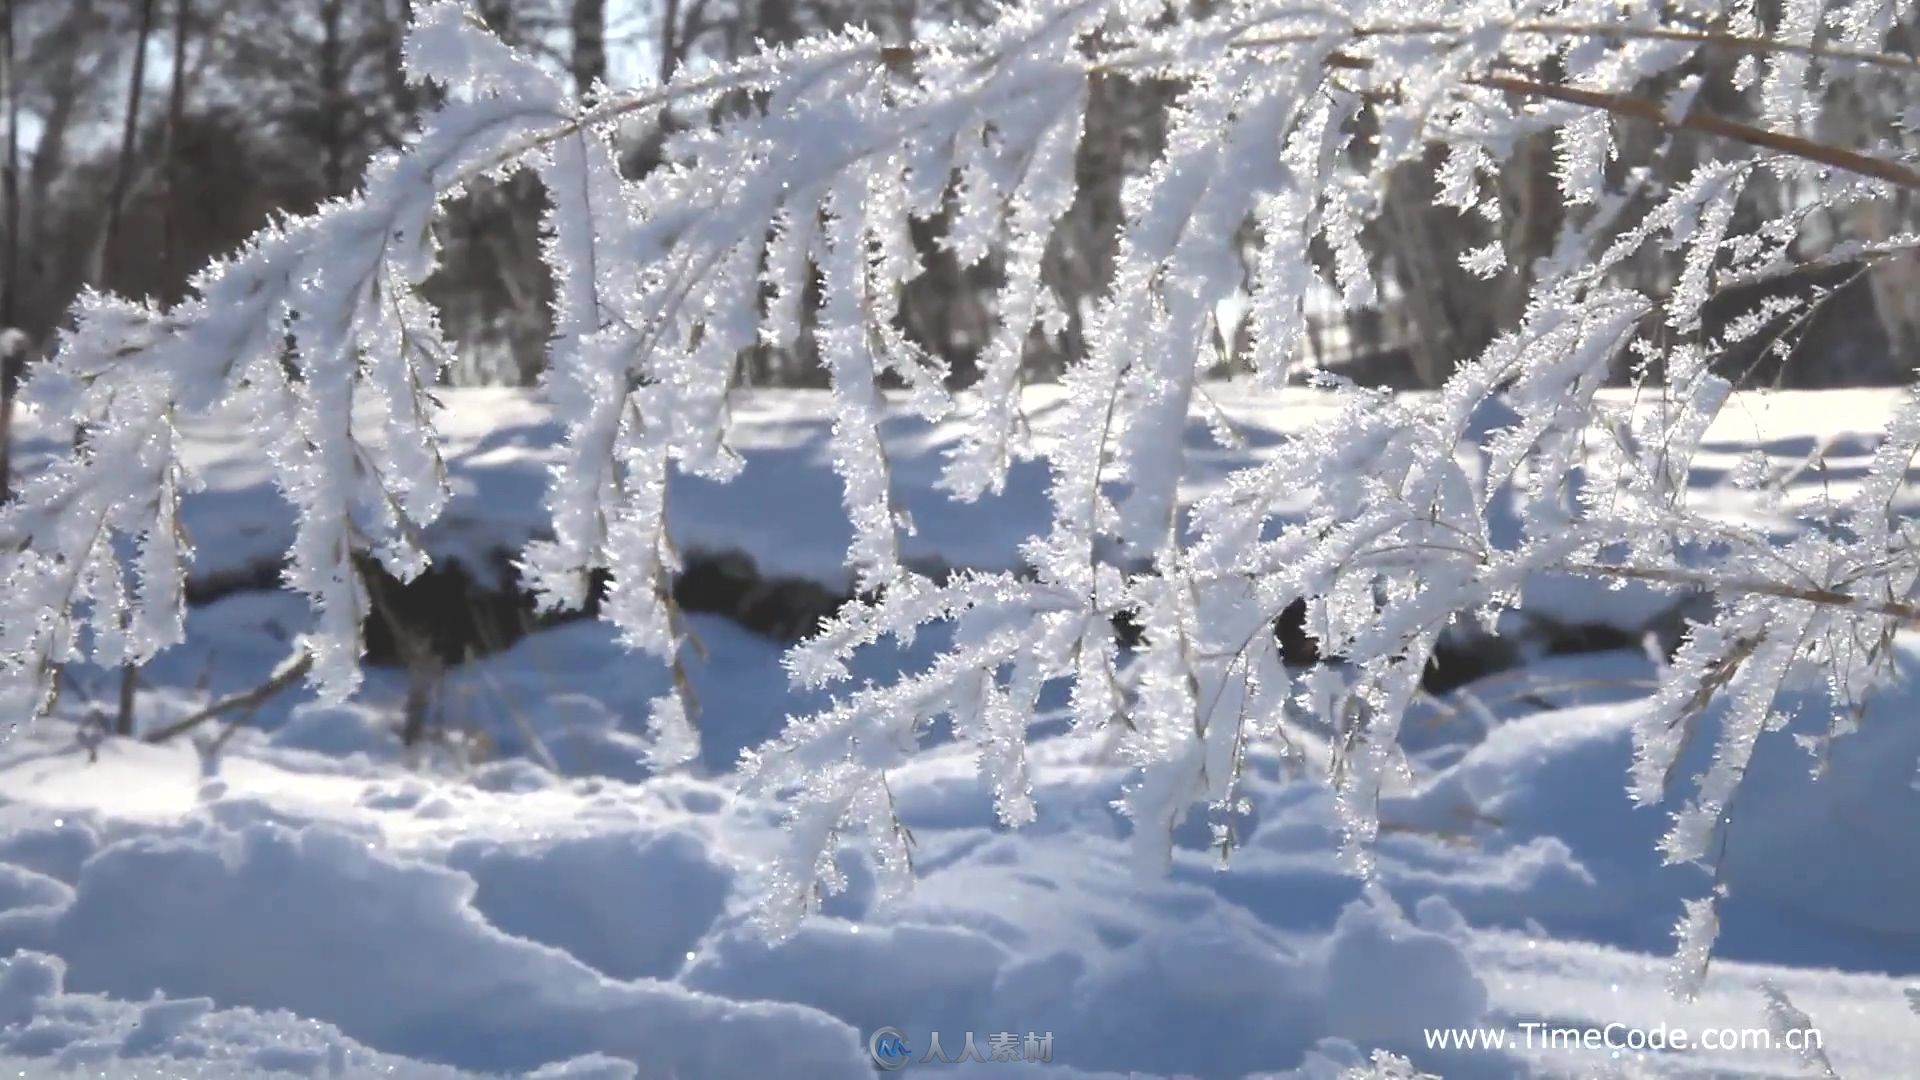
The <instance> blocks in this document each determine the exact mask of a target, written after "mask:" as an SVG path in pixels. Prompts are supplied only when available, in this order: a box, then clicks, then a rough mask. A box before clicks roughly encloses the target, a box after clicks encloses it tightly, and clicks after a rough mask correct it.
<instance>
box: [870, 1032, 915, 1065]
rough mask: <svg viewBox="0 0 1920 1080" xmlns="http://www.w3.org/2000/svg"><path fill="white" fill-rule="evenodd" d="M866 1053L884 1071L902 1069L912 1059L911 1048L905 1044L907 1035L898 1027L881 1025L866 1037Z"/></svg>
mask: <svg viewBox="0 0 1920 1080" xmlns="http://www.w3.org/2000/svg"><path fill="white" fill-rule="evenodd" d="M867 1053H869V1054H871V1055H872V1056H873V1063H874V1064H875V1065H878V1066H880V1068H881V1069H882V1070H883V1071H885V1072H896V1071H898V1070H900V1069H904V1068H906V1067H907V1065H908V1064H909V1063H910V1062H912V1061H913V1050H912V1048H910V1047H909V1046H907V1037H906V1036H905V1035H902V1034H901V1033H900V1029H899V1028H890V1027H883V1028H881V1029H880V1030H879V1031H876V1032H874V1033H873V1034H872V1035H871V1036H869V1037H868V1038H867Z"/></svg>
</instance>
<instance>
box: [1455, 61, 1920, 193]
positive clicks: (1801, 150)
mask: <svg viewBox="0 0 1920 1080" xmlns="http://www.w3.org/2000/svg"><path fill="white" fill-rule="evenodd" d="M1467 81H1468V82H1471V83H1474V84H1476V85H1479V86H1486V87H1490V88H1492V89H1495V90H1505V91H1507V92H1508V93H1512V94H1529V95H1532V96H1534V97H1544V98H1551V99H1552V100H1554V101H1564V102H1566V103H1568V104H1571V105H1582V106H1585V107H1587V108H1589V109H1601V110H1604V111H1606V112H1610V113H1613V114H1614V115H1616V116H1630V117H1633V118H1634V119H1636V120H1644V121H1647V122H1648V123H1652V124H1658V125H1660V126H1661V127H1665V128H1669V129H1672V130H1675V131H1698V132H1701V133H1703V134H1707V135H1716V136H1719V137H1720V138H1723V139H1732V140H1733V141H1735V142H1741V143H1745V144H1747V145H1748V146H1753V147H1758V148H1760V149H1763V150H1772V151H1774V152H1775V153H1780V154H1785V155H1787V156H1789V157H1796V158H1800V159H1801V160H1803V161H1811V162H1815V163H1817V164H1820V165H1826V166H1828V167H1830V168H1835V169H1840V170H1842V171H1845V172H1850V173H1857V174H1859V175H1861V176H1870V177H1872V178H1874V179H1876V180H1884V181H1886V182H1887V183H1889V184H1893V185H1895V186H1897V187H1903V188H1907V189H1909V190H1913V191H1920V171H1916V170H1915V169H1913V168H1911V167H1909V166H1906V165H1902V164H1901V163H1899V162H1897V161H1889V160H1887V159H1886V158H1879V157H1874V156H1872V155H1870V154H1860V153H1855V152H1854V151H1852V150H1847V149H1844V148H1842V147H1838V146H1830V145H1828V144H1826V143H1820V142H1814V141H1813V140H1811V139H1803V138H1801V137H1800V136H1798V135H1789V134H1786V133H1785V132H1779V131H1769V130H1767V129H1766V128H1759V127H1754V126H1753V125H1752V124H1743V123H1740V122H1739V121H1737V120H1729V119H1727V118H1726V117H1724V116H1718V115H1715V114H1713V113H1709V112H1703V111H1701V110H1699V109H1695V110H1693V111H1691V112H1688V113H1687V114H1686V115H1685V116H1682V117H1679V118H1675V117H1672V116H1670V115H1668V112H1667V109H1666V107H1665V106H1663V105H1661V104H1660V103H1659V102H1656V101H1650V100H1648V99H1646V98H1643V97H1635V96H1633V95H1631V94H1609V93H1604V92H1602V91H1599V90H1582V89H1580V88H1578V87H1574V86H1559V85H1556V84H1553V83H1543V82H1537V81H1535V80H1533V79H1526V78H1521V77H1520V76H1517V75H1482V76H1479V77H1477V78H1472V79H1469V80H1467Z"/></svg>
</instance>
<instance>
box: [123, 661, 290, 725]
mask: <svg viewBox="0 0 1920 1080" xmlns="http://www.w3.org/2000/svg"><path fill="white" fill-rule="evenodd" d="M311 670H313V654H312V653H310V652H307V651H305V650H304V649H303V650H301V652H300V654H299V655H298V656H297V657H289V658H288V659H287V661H286V662H285V663H283V664H281V665H280V667H279V668H277V669H275V670H274V673H273V674H272V675H270V676H268V677H267V681H265V682H263V683H261V684H260V685H259V686H256V687H254V688H253V689H251V690H241V691H238V692H236V693H232V694H228V695H227V696H226V697H223V698H221V699H220V700H219V701H216V702H214V703H213V704H211V705H208V706H207V707H206V708H204V709H201V710H200V711H199V712H197V713H194V714H193V715H192V716H189V717H186V718H184V719H181V720H176V721H174V722H173V723H171V724H168V725H167V726H166V727H164V728H161V729H160V730H158V731H153V732H149V733H147V735H146V736H145V738H144V740H143V741H145V742H150V743H159V742H166V741H167V740H168V739H171V738H173V737H174V736H175V735H179V734H180V733H182V732H185V731H191V730H192V729H194V728H196V727H198V726H200V725H201V724H203V723H206V722H207V721H208V720H211V719H213V718H214V717H216V716H223V715H225V714H227V713H230V712H233V711H234V710H235V709H248V708H257V707H259V706H260V705H261V704H263V703H265V702H266V701H267V700H269V699H271V698H272V697H273V696H274V695H275V694H278V693H280V692H281V691H282V690H285V689H286V688H287V687H289V686H292V685H293V684H294V683H296V682H299V681H300V680H301V679H303V678H305V677H306V675H307V672H309V671H311Z"/></svg>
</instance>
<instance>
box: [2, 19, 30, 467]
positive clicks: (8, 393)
mask: <svg viewBox="0 0 1920 1080" xmlns="http://www.w3.org/2000/svg"><path fill="white" fill-rule="evenodd" d="M0 4H3V5H4V6H0V96H4V97H5V99H6V108H7V162H6V167H5V171H4V172H0V188H4V190H3V191H0V197H4V198H5V199H6V201H7V205H6V211H5V212H6V218H5V222H6V224H5V228H6V231H7V236H6V250H5V252H4V255H3V256H0V257H4V259H5V273H6V275H7V276H6V280H5V281H3V282H0V503H4V502H6V501H7V499H9V498H11V497H12V494H13V397H14V394H15V393H17V392H18V390H19V387H20V368H21V362H22V361H23V360H25V359H26V356H25V352H26V350H24V349H21V348H18V347H16V346H17V345H18V342H17V341H16V338H15V336H14V333H13V326H14V319H15V313H16V312H17V311H18V310H19V305H20V101H19V98H18V96H17V95H16V94H15V93H14V86H13V0H0Z"/></svg>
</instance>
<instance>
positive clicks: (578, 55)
mask: <svg viewBox="0 0 1920 1080" xmlns="http://www.w3.org/2000/svg"><path fill="white" fill-rule="evenodd" d="M672 2H673V0H668V3H669V4H671V3H672ZM572 21H573V84H574V86H575V87H577V88H578V89H579V91H580V96H581V97H582V98H583V99H584V98H585V97H586V96H587V92H588V91H589V90H592V89H593V84H594V83H596V82H602V81H604V80H605V79H606V77H607V0H573V20H572Z"/></svg>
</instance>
